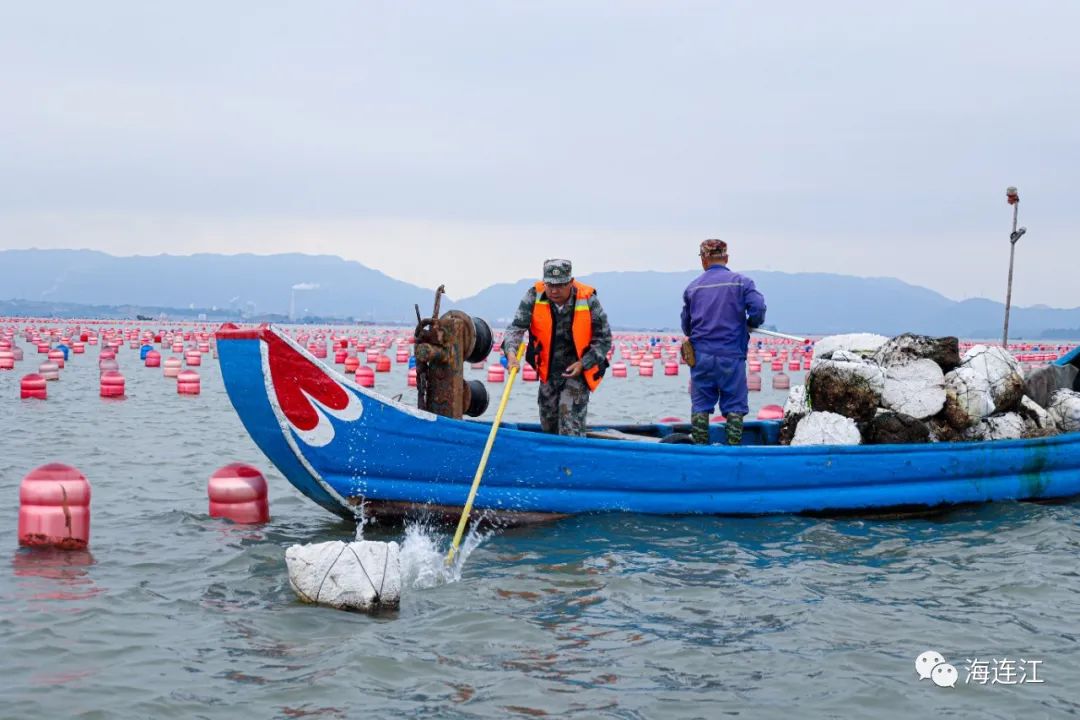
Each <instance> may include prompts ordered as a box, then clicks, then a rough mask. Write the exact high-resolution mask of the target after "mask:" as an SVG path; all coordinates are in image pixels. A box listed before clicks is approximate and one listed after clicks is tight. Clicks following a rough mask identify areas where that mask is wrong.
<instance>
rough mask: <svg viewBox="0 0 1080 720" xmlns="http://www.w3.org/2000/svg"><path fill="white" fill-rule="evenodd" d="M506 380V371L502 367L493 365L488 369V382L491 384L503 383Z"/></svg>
mask: <svg viewBox="0 0 1080 720" xmlns="http://www.w3.org/2000/svg"><path fill="white" fill-rule="evenodd" d="M505 379H506V370H505V369H503V366H502V365H492V366H490V367H488V371H487V381H488V382H489V383H501V382H502V381H503V380H505Z"/></svg>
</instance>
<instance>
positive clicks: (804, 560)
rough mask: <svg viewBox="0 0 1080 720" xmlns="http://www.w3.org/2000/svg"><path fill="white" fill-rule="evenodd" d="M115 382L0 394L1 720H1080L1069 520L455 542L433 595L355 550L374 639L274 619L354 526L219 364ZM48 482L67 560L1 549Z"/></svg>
mask: <svg viewBox="0 0 1080 720" xmlns="http://www.w3.org/2000/svg"><path fill="white" fill-rule="evenodd" d="M95 352H96V351H95ZM29 356H30V354H29V353H28V357H29ZM134 358H135V355H134V351H128V350H126V349H125V350H123V351H121V353H120V355H119V356H118V360H119V361H120V363H121V369H122V370H123V371H124V374H125V376H126V377H127V383H128V384H127V390H128V398H127V399H126V400H124V401H121V402H105V401H102V400H101V399H100V398H99V397H97V383H96V379H97V368H96V354H91V353H90V349H89V348H88V354H87V355H85V356H81V357H79V356H72V360H71V361H70V362H69V364H68V367H67V368H66V369H65V370H64V371H63V373H62V379H61V380H60V381H59V383H51V384H50V388H49V390H50V399H49V400H48V401H46V402H44V403H32V402H21V401H18V400H13V399H12V398H14V397H17V390H18V385H17V383H18V378H19V376H20V375H21V374H22V373H20V372H15V373H10V372H8V373H0V438H3V452H2V453H0V492H3V493H5V494H6V496H7V497H8V498H9V499H10V502H11V505H10V506H9V507H10V510H9V515H8V522H7V523H3V524H0V551H4V550H3V548H7V550H6V551H4V552H7V553H8V557H9V561H8V563H7V568H8V569H7V570H6V571H5V572H3V573H0V647H3V648H4V651H5V652H4V653H2V654H0V678H3V679H2V680H0V686H2V687H3V688H4V692H3V695H2V697H3V698H4V700H5V706H4V709H3V710H2V711H0V717H29V716H38V717H85V718H114V717H120V718H123V717H133V718H144V717H154V718H192V717H215V718H217V717H222V718H224V717H237V716H239V715H241V714H242V715H243V716H246V717H260V718H261V717H267V718H301V717H312V718H355V717H366V718H392V717H401V716H417V717H451V718H453V717H461V718H466V717H470V718H471V717H492V718H496V717H498V718H504V717H515V716H516V717H539V716H545V715H547V716H553V717H565V716H577V717H583V718H592V717H618V718H644V717H662V718H694V717H705V718H713V717H722V716H743V717H752V718H759V717H785V718H787V717H790V714H791V711H792V709H793V708H797V709H798V712H799V714H800V715H801V716H805V717H822V718H826V717H827V718H833V717H880V718H892V717H905V718H908V717H919V716H925V715H927V714H932V715H935V716H936V715H941V716H955V717H971V716H979V717H1001V718H1013V717H1017V716H1021V715H1023V716H1024V717H1059V716H1062V715H1065V714H1066V713H1070V714H1075V713H1076V712H1077V710H1078V709H1080V708H1078V707H1077V705H1076V703H1075V702H1074V699H1075V698H1076V693H1075V691H1074V690H1073V685H1074V682H1073V680H1074V679H1075V678H1076V677H1078V676H1080V660H1078V658H1080V654H1078V652H1077V649H1078V648H1077V636H1078V634H1080V604H1078V603H1077V602H1076V600H1075V598H1076V596H1077V592H1078V591H1080V579H1078V577H1077V570H1076V557H1077V554H1078V550H1080V531H1078V521H1080V512H1078V511H1077V506H1076V505H1074V504H1071V503H1066V504H1061V505H1032V504H1000V505H986V506H981V507H977V508H969V509H961V510H957V511H954V512H951V513H948V514H945V515H942V516H939V517H936V518H932V519H918V520H904V521H887V522H886V521H864V520H820V519H809V518H801V517H769V518H744V519H730V518H653V517H645V516H622V515H610V516H590V517H580V518H571V519H568V520H565V521H562V522H558V523H554V524H550V525H544V526H538V527H532V528H523V529H515V530H505V531H502V532H498V533H495V534H493V535H491V536H473V537H472V542H473V546H472V547H470V548H469V550H470V553H471V554H469V555H468V557H467V561H466V562H465V564H464V566H463V567H460V568H458V569H457V570H452V571H450V572H449V573H448V572H447V571H446V570H445V568H444V567H443V566H442V555H443V553H444V552H445V549H446V547H447V545H448V533H449V531H450V529H447V528H439V529H432V528H431V527H428V526H425V525H416V526H413V527H411V528H407V529H405V530H404V531H403V530H402V529H401V528H392V527H379V526H375V527H367V528H366V529H365V535H366V536H367V537H369V538H371V539H377V540H388V539H396V540H399V541H402V542H403V543H404V548H405V550H406V552H405V559H406V566H405V571H406V575H407V578H408V583H409V584H408V586H407V587H406V590H405V592H404V594H403V597H402V605H401V609H400V611H398V612H396V613H391V614H382V615H376V616H370V617H369V616H366V615H360V614H351V613H343V612H337V611H332V610H327V609H323V608H318V607H313V606H308V605H304V604H302V603H300V602H298V601H297V600H296V598H295V597H294V595H293V593H292V591H291V590H290V589H289V586H288V580H287V578H286V575H285V564H284V551H285V548H286V547H288V546H289V545H290V544H292V543H303V542H320V541H325V540H333V539H341V540H348V539H350V538H351V537H353V534H354V528H353V527H352V526H350V525H347V524H344V523H341V522H340V521H338V520H337V519H336V518H334V517H333V516H331V515H329V514H327V513H326V512H324V511H322V510H321V509H319V508H318V507H316V506H315V505H313V504H311V503H310V502H308V501H307V500H306V499H304V498H303V497H301V496H300V495H299V494H298V493H296V492H295V491H294V490H292V489H291V487H290V486H289V485H288V484H287V483H286V482H285V481H284V480H283V479H282V478H281V477H280V475H278V474H277V473H276V472H275V471H274V470H273V469H272V468H270V467H269V464H268V463H267V461H266V460H265V458H263V457H262V455H261V454H260V453H259V451H258V450H257V449H256V448H255V447H254V445H253V444H252V442H251V440H250V439H249V438H248V436H247V434H246V432H245V431H244V430H243V427H242V426H241V424H240V422H239V420H238V419H237V417H236V415H235V413H233V411H232V409H231V407H230V406H229V403H228V400H227V398H226V397H225V395H224V391H223V389H222V385H221V378H220V374H219V372H218V369H217V365H216V363H212V362H209V360H208V362H207V363H206V364H205V365H203V366H202V367H201V368H200V374H201V375H202V378H203V381H202V382H203V394H202V395H200V396H197V397H183V396H178V395H177V394H176V393H175V388H173V387H172V385H171V382H172V381H167V380H165V379H164V378H163V377H162V376H161V374H160V370H151V369H147V368H143V367H142V366H141V365H139V364H138V363H137V361H136V360H135V359H134ZM404 373H405V369H404V368H403V367H402V366H398V365H395V366H394V370H393V371H392V373H391V374H390V377H389V378H386V377H384V376H380V382H381V383H382V386H381V388H380V389H382V390H384V391H386V392H389V393H396V392H399V391H400V392H403V393H406V395H405V399H406V401H409V400H411V399H412V398H414V395H410V394H409V392H412V391H408V390H406V389H405V381H404ZM766 381H767V378H766ZM796 381H797V379H796ZM620 382H621V383H622V384H620V385H617V384H615V382H614V381H613V380H609V381H608V382H607V383H606V385H605V390H603V391H602V392H601V393H600V394H599V395H598V396H597V397H596V398H595V399H594V402H593V405H592V410H591V412H592V417H593V418H594V419H595V420H597V421H601V422H607V421H617V420H626V419H628V420H633V421H645V420H651V419H654V418H655V417H656V416H658V415H667V414H672V415H683V416H684V415H685V414H686V413H685V408H684V406H685V404H686V388H685V384H686V378H685V375H684V376H683V377H681V378H678V377H676V378H666V377H664V376H657V377H654V378H652V379H651V380H639V379H634V378H631V379H628V380H626V381H620ZM394 383H397V384H398V385H400V390H398V389H396V388H397V385H395V384H394ZM766 384H767V382H766ZM496 392H498V389H496ZM605 393H606V394H605ZM765 402H782V395H781V396H780V397H779V398H777V397H776V396H774V395H769V394H768V393H766V394H764V395H761V396H756V397H755V403H756V405H755V408H756V407H757V406H758V405H760V404H763V403H765ZM493 404H494V403H493ZM534 416H535V386H531V385H522V386H521V387H519V388H518V389H517V390H515V395H514V397H513V398H512V399H511V403H510V406H509V410H508V418H509V419H513V420H532V419H533V418H534ZM47 461H60V462H68V463H71V464H73V465H76V466H77V467H79V468H80V469H81V470H82V471H83V472H84V473H85V474H86V476H87V477H88V478H89V479H90V481H91V483H92V484H93V493H94V496H93V509H94V514H93V521H92V535H91V547H90V550H89V551H88V552H85V553H69V554H54V553H31V552H28V551H26V550H19V549H17V543H16V537H15V508H14V498H15V497H17V487H18V482H19V480H20V479H21V478H22V476H23V475H24V474H25V473H26V472H27V471H28V470H30V469H31V468H32V467H34V466H36V465H39V464H42V463H44V462H47ZM233 461H241V462H250V463H253V464H255V465H257V466H259V467H260V468H262V469H263V470H264V471H265V472H266V475H267V479H268V481H269V483H270V490H271V512H272V514H273V518H272V520H271V522H270V523H268V524H266V525H264V526H259V527H243V526H237V525H232V524H230V523H228V522H224V521H218V520H212V519H210V518H208V517H207V516H206V497H205V485H206V480H207V478H208V477H209V476H210V474H211V473H212V472H213V471H214V470H215V469H216V468H217V467H220V466H221V465H224V464H226V463H227V462H233ZM525 461H527V460H525ZM660 479H662V478H658V481H659V480H660ZM458 571H459V572H458ZM927 649H934V650H937V651H939V652H941V653H942V654H943V655H944V657H945V658H946V659H948V660H949V661H950V662H953V663H954V664H956V665H957V667H958V668H959V669H960V675H961V682H960V683H959V684H958V685H957V687H955V688H945V689H943V688H937V687H934V686H933V685H931V683H930V682H929V681H927V680H923V681H919V680H918V679H917V676H916V674H915V670H914V659H915V657H916V656H917V655H918V654H919V653H921V652H922V651H924V650H927ZM976 656H978V657H979V658H995V657H996V658H998V659H1000V658H1002V657H1004V656H1008V657H1010V658H1016V659H1019V658H1021V657H1023V658H1025V659H1032V658H1033V659H1038V660H1042V661H1043V662H1042V665H1041V667H1040V678H1041V679H1045V683H1041V684H1034V685H1032V684H1025V685H1012V686H1003V685H1000V684H998V685H994V686H991V685H986V686H982V685H977V684H965V683H964V682H963V679H964V675H965V672H964V670H963V667H962V666H963V664H964V662H965V660H966V659H968V658H974V657H976Z"/></svg>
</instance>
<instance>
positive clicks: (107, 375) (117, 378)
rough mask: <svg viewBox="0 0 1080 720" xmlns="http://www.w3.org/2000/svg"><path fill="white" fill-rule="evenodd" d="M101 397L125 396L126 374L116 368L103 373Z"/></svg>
mask: <svg viewBox="0 0 1080 720" xmlns="http://www.w3.org/2000/svg"><path fill="white" fill-rule="evenodd" d="M101 397H103V398H122V397H124V376H123V375H121V374H120V373H119V372H117V371H116V370H106V371H105V372H103V373H101Z"/></svg>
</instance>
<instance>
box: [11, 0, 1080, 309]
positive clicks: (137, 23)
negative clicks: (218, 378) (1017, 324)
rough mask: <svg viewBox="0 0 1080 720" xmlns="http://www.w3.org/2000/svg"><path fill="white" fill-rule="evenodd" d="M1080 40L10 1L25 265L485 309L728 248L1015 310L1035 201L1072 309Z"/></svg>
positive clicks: (1002, 33) (1018, 4) (990, 6)
mask: <svg viewBox="0 0 1080 720" xmlns="http://www.w3.org/2000/svg"><path fill="white" fill-rule="evenodd" d="M1078 33H1080V3H1078V2H1071V1H1070V0H1055V1H1045V2H1039V1H1033V0H1009V1H1007V2H996V1H995V2H991V1H988V0H979V1H978V2H974V1H972V2H941V0H936V1H935V2H914V1H910V0H909V1H906V2H901V3H879V2H866V1H865V0H859V1H852V2H828V1H827V0H818V1H817V2H807V1H806V0H798V1H794V2H757V1H751V0H748V1H746V2H722V1H721V0H715V1H712V2H676V1H674V0H672V1H666V2H661V1H660V0H654V1H653V2H635V1H633V0H612V1H610V2H601V1H595V2H590V1H589V0H566V1H563V2H559V1H553V0H544V1H543V2H529V3H526V2H513V1H511V0H499V1H491V2H457V1H454V0H440V1H439V2H409V3H405V2H382V3H366V2H358V1H350V2H340V3H337V2H317V1H315V0H305V1H304V2H272V1H271V2H267V1H265V0H264V1H261V2H250V3H248V2H237V1H229V2H221V1H220V0H218V1H215V2H184V3H159V2H146V0H131V1H129V2H108V1H102V2H83V1H81V0H80V1H77V2H76V1H73V2H66V3H65V2H59V3H37V2H9V3H5V4H4V8H3V9H2V10H0V100H2V108H0V248H3V249H7V248H26V247H71V248H76V247H86V248H95V249H99V250H104V251H107V252H112V253H114V254H121V255H130V254H150V255H152V254H158V253H162V252H168V253H173V254H186V253H193V252H227V253H235V252H258V253H275V252H295V251H300V252H309V253H329V254H334V255H341V256H343V257H346V258H349V259H354V260H359V261H361V262H363V263H364V264H366V265H368V266H371V267H374V268H377V269H379V270H382V271H384V272H386V273H387V274H389V275H391V276H394V277H397V278H400V279H402V280H407V281H410V282H414V283H417V284H420V285H424V286H434V285H435V284H437V283H439V282H445V283H446V285H447V288H448V290H449V292H450V293H451V295H452V296H454V297H459V298H460V297H463V296H465V295H468V294H471V293H473V292H475V291H476V290H478V289H480V288H482V287H485V286H486V285H488V284H491V283H494V282H499V281H511V280H516V279H518V278H521V277H527V276H535V275H536V274H537V273H538V272H539V269H540V264H541V261H542V260H543V258H545V257H548V256H565V257H569V258H571V259H573V260H574V262H575V270H576V271H577V272H578V273H579V274H585V273H589V272H595V271H601V270H645V269H655V270H681V269H691V268H694V267H695V266H696V248H697V244H698V242H700V240H702V239H704V238H706V237H722V238H725V239H727V240H728V242H729V244H730V246H731V248H732V266H733V267H735V268H737V269H744V270H749V269H769V270H783V271H790V272H798V271H809V270H815V271H832V272H840V273H849V274H855V275H868V276H893V277H898V278H901V279H903V280H905V281H908V282H911V283H914V284H919V285H925V286H927V287H931V288H933V289H935V290H938V291H940V292H942V293H944V294H946V295H948V296H950V297H953V298H965V297H974V296H984V297H991V298H994V299H998V300H1001V299H1003V297H1004V286H1005V280H1006V274H1007V269H1008V232H1009V230H1010V223H1011V210H1010V208H1009V207H1008V206H1007V205H1006V203H1005V197H1004V196H1005V192H1004V190H1005V187H1006V186H1007V185H1010V184H1013V185H1017V186H1019V188H1020V194H1021V197H1022V204H1021V210H1020V222H1021V224H1022V225H1026V226H1027V227H1028V228H1029V232H1028V234H1027V236H1026V237H1025V238H1024V239H1023V240H1022V241H1021V243H1020V245H1019V246H1018V252H1017V271H1016V281H1015V289H1014V302H1016V303H1018V304H1020V305H1031V304H1036V303H1046V304H1050V305H1056V306H1068V307H1073V306H1078V305H1080V283H1078V282H1077V281H1076V279H1075V278H1077V277H1078V275H1080V247H1078V242H1077V241H1078V240H1080V202H1078V201H1077V198H1076V197H1075V195H1076V192H1077V189H1078V187H1080V182H1078V181H1080V118H1078V114H1080V40H1078V38H1080V35H1078ZM2 270H3V269H2V268H0V287H2V282H3V280H2V275H3V273H2ZM296 280H297V282H305V281H307V282H317V281H318V278H307V277H304V278H300V277H298V278H296ZM0 295H2V291H0Z"/></svg>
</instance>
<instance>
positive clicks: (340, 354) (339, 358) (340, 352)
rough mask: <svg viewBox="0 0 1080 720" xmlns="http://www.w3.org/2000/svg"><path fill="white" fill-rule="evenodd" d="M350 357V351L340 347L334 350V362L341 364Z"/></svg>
mask: <svg viewBox="0 0 1080 720" xmlns="http://www.w3.org/2000/svg"><path fill="white" fill-rule="evenodd" d="M347 357H349V351H348V350H345V349H343V348H338V349H337V350H335V351H334V364H335V365H341V364H342V363H344V362H345V358H347Z"/></svg>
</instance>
